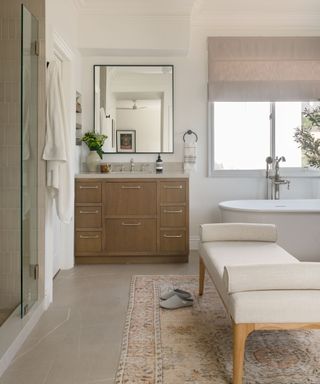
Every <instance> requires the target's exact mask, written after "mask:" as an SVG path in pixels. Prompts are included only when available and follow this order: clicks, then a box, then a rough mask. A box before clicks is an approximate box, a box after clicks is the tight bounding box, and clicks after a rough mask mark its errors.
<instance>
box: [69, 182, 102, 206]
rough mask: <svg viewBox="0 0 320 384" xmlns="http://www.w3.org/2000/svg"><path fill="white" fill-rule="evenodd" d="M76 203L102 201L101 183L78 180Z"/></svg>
mask: <svg viewBox="0 0 320 384" xmlns="http://www.w3.org/2000/svg"><path fill="white" fill-rule="evenodd" d="M75 200H76V203H101V183H97V182H82V181H81V182H80V181H79V182H77V183H76V196H75Z"/></svg>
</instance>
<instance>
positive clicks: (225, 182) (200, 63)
mask: <svg viewBox="0 0 320 384" xmlns="http://www.w3.org/2000/svg"><path fill="white" fill-rule="evenodd" d="M288 21H290V20H288ZM252 22H253V24H254V25H253V26H252V28H250V26H249V27H248V25H243V26H241V27H239V28H238V29H236V28H235V26H231V25H230V26H227V27H225V28H223V27H221V26H219V28H218V29H216V28H215V27H214V26H207V25H206V24H205V23H204V24H201V23H196V24H195V25H194V26H193V27H192V29H191V40H190V50H189V53H188V55H187V56H185V57H177V56H175V57H150V56H149V57H128V56H127V57H124V56H119V57H110V56H108V57H101V56H100V57H84V58H83V93H84V98H83V110H84V120H85V121H84V125H85V126H86V127H87V128H88V130H90V129H92V128H93V116H92V104H93V99H92V98H93V94H92V88H93V87H92V70H93V69H92V67H93V64H164V63H166V64H173V65H174V66H175V95H174V96H175V100H174V108H175V110H174V116H175V137H174V145H175V151H174V154H172V155H169V154H168V155H163V160H164V161H165V162H166V161H169V162H176V161H177V162H181V161H182V160H183V141H182V136H183V133H184V132H185V131H186V130H188V129H192V130H194V131H195V132H197V133H198V136H199V141H198V160H197V172H196V173H194V174H192V175H191V177H190V233H191V239H193V240H195V239H196V238H197V237H198V234H199V224H201V223H205V222H214V221H219V219H220V215H219V209H218V203H219V202H220V201H223V200H231V199H258V198H264V197H265V179H264V178H260V179H258V178H208V177H207V145H208V135H207V36H214V35H275V36H276V35H284V34H287V35H297V34H298V33H299V34H301V35H303V34H306V35H307V34H309V33H310V31H309V30H307V29H306V30H305V31H304V30H297V29H296V28H295V27H292V28H291V29H290V28H289V26H286V28H284V27H283V26H282V27H281V26H278V27H277V26H269V27H268V26H266V25H262V26H260V27H259V25H258V22H257V21H256V20H253V21H252ZM316 33H318V34H319V31H316V30H315V31H314V32H313V34H316ZM114 38H115V40H116V37H114ZM104 157H105V160H106V161H111V162H112V161H123V162H124V161H129V159H130V157H132V155H111V154H109V155H105V156H104ZM135 159H136V161H155V160H156V155H135ZM317 184H318V183H317V182H315V181H314V180H311V179H291V185H290V190H289V191H287V190H286V189H283V190H282V191H281V192H282V197H283V198H303V197H304V198H315V197H316V196H319V187H318V185H317Z"/></svg>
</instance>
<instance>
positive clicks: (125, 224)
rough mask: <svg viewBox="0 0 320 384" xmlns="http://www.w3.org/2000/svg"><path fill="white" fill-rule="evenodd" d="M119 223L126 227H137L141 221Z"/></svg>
mask: <svg viewBox="0 0 320 384" xmlns="http://www.w3.org/2000/svg"><path fill="white" fill-rule="evenodd" d="M121 225H124V226H126V227H138V226H139V225H141V223H121Z"/></svg>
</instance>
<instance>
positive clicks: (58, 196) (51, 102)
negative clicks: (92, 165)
mask: <svg viewBox="0 0 320 384" xmlns="http://www.w3.org/2000/svg"><path fill="white" fill-rule="evenodd" d="M46 108H47V111H46V112H47V116H46V118H47V121H46V122H47V132H46V141H45V148H44V152H43V159H44V160H47V187H48V189H49V192H50V194H51V196H52V198H54V199H55V200H56V209H57V215H58V217H59V219H60V220H61V221H62V222H64V223H69V222H70V220H71V219H72V215H73V205H74V191H73V172H72V158H71V155H72V153H73V151H72V142H71V134H70V127H69V126H68V124H67V120H66V113H65V103H64V95H63V88H62V79H61V68H60V64H59V63H57V62H55V61H52V62H50V65H49V67H48V70H47V107H46Z"/></svg>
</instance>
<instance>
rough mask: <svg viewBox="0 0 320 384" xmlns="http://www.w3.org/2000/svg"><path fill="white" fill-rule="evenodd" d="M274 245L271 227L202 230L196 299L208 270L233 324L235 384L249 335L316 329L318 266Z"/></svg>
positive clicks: (238, 381)
mask: <svg viewBox="0 0 320 384" xmlns="http://www.w3.org/2000/svg"><path fill="white" fill-rule="evenodd" d="M276 240H277V231H276V227H275V226H274V225H272V224H247V223H246V224H242V223H226V224H203V225H201V245H200V275H199V294H200V295H202V294H203V289H204V276H205V271H206V270H207V272H208V274H209V276H210V277H211V279H212V281H213V283H214V285H215V286H216V288H217V290H218V293H219V295H220V297H221V300H222V302H223V304H224V306H225V309H226V311H227V312H228V314H229V315H230V317H231V320H232V323H233V384H241V383H242V376H243V362H244V353H245V342H246V338H247V336H248V335H249V334H250V333H251V332H253V331H256V330H281V329H287V330H288V329H306V328H308V329H316V328H318V329H320V263H309V262H299V260H297V259H296V258H294V257H293V256H292V255H290V254H289V253H288V252H286V251H285V250H284V249H283V248H281V247H280V246H279V245H278V244H277V243H276ZM301 308H303V311H302V310H301ZM306 379H307V378H306Z"/></svg>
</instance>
